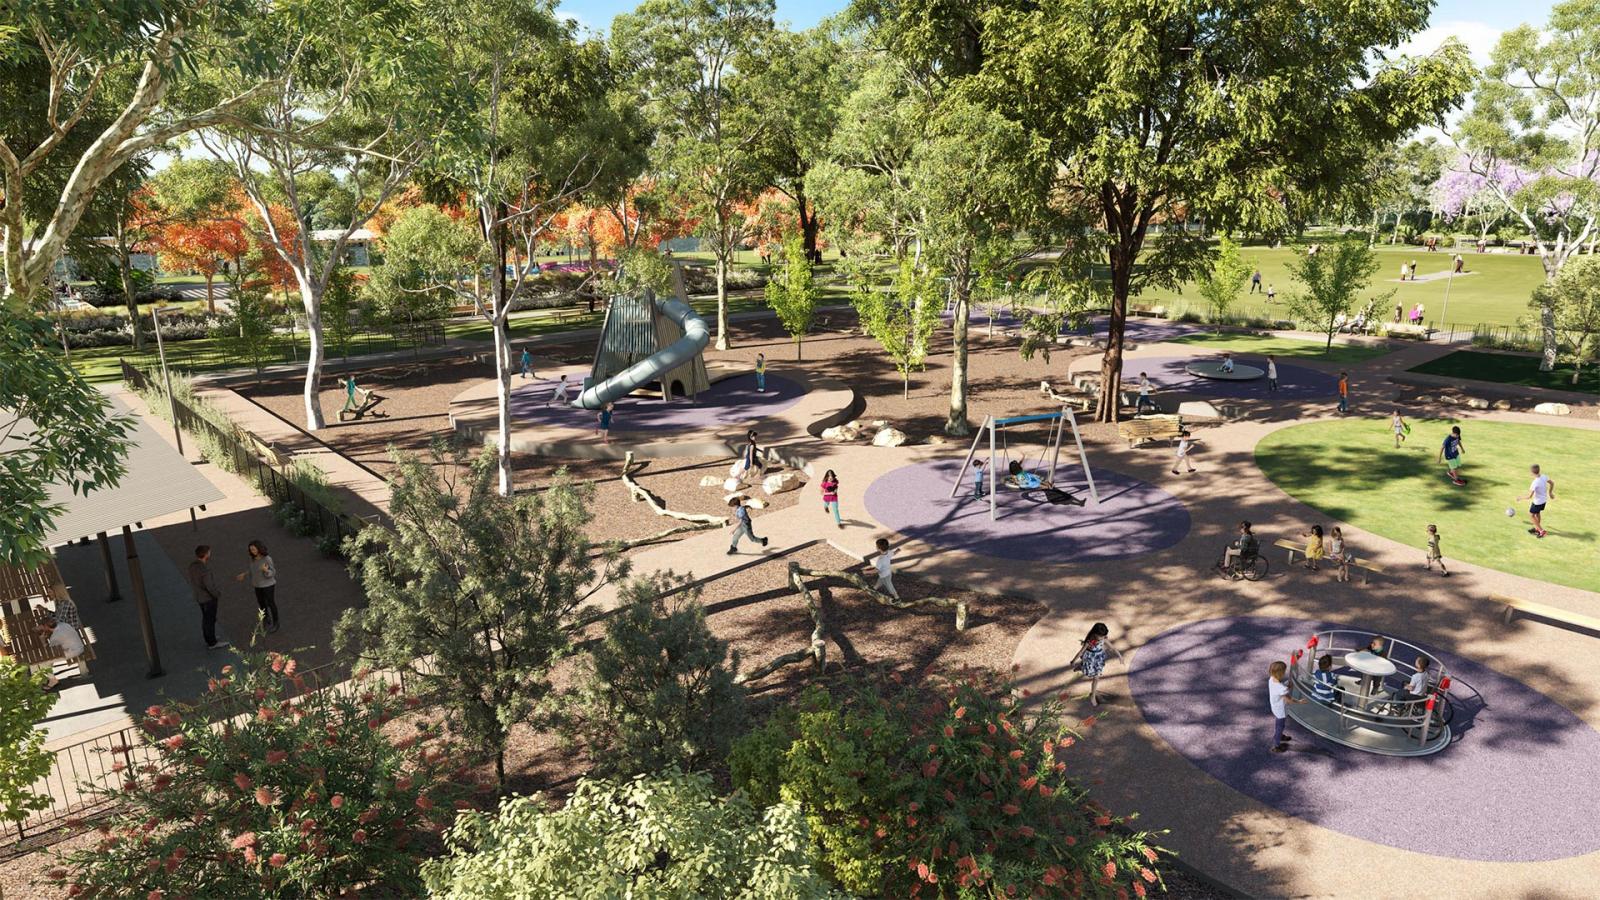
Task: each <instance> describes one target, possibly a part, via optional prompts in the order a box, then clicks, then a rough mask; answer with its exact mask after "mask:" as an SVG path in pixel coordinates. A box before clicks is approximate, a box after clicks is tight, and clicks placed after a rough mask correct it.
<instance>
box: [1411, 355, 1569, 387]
mask: <svg viewBox="0 0 1600 900" xmlns="http://www.w3.org/2000/svg"><path fill="white" fill-rule="evenodd" d="M1411 371H1413V372H1420V373H1422V374H1424V375H1444V376H1446V377H1449V378H1476V379H1477V380H1479V381H1493V382H1497V383H1499V384H1521V385H1526V386H1528V387H1538V388H1549V389H1550V390H1554V391H1580V392H1582V393H1585V394H1600V369H1596V368H1594V367H1592V366H1591V367H1590V368H1587V369H1584V370H1582V372H1581V373H1580V374H1579V377H1578V381H1577V383H1576V384H1574V383H1573V381H1572V366H1569V365H1558V366H1556V367H1555V368H1554V369H1553V370H1551V371H1549V372H1541V371H1539V357H1537V356H1517V355H1513V354H1509V353H1485V352H1483V351H1481V350H1457V351H1456V352H1454V353H1451V354H1449V355H1448V356H1441V357H1439V358H1438V359H1435V360H1430V361H1428V362H1425V363H1423V364H1422V365H1420V366H1417V367H1416V368H1414V369H1412V370H1411Z"/></svg>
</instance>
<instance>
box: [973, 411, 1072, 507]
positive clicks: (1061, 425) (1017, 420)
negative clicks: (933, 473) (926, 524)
mask: <svg viewBox="0 0 1600 900" xmlns="http://www.w3.org/2000/svg"><path fill="white" fill-rule="evenodd" d="M1032 422H1050V423H1051V426H1050V434H1049V436H1048V437H1047V438H1046V439H1045V442H1044V445H1043V446H1041V447H1040V448H1039V457H1038V459H1036V460H1035V461H1034V463H1033V465H1031V466H1030V465H1028V454H1026V453H1023V454H1022V456H1021V464H1022V472H1023V474H1024V475H1029V474H1032V475H1035V476H1036V477H1037V476H1039V475H1040V474H1042V477H1040V478H1039V482H1040V484H1039V486H1037V487H1033V486H1026V485H1024V484H1022V483H1020V482H1019V481H1018V479H1016V478H1015V477H1013V476H1012V475H1011V474H1010V471H1009V469H1010V466H1009V464H1010V462H1011V442H1010V440H1009V439H1008V438H1007V435H1006V429H1007V428H1008V427H1010V426H1012V425H1026V424H1029V423H1032ZM1068 427H1070V428H1071V429H1072V440H1073V443H1074V444H1076V445H1077V447H1078V462H1079V464H1080V465H1082V466H1083V477H1084V480H1085V481H1086V482H1088V485H1089V496H1090V497H1091V498H1092V499H1093V500H1094V502H1096V503H1099V502H1100V492H1099V490H1098V489H1097V488H1096V487H1095V484H1094V474H1093V473H1092V472H1090V471H1089V455H1088V454H1087V453H1086V452H1084V449H1083V436H1082V435H1081V434H1079V433H1078V417H1077V416H1076V415H1075V414H1074V413H1073V411H1072V410H1070V409H1066V408H1063V409H1062V410H1061V411H1060V412H1053V413H1039V414H1037V415H1031V416H1009V417H1007V418H1004V419H996V418H995V417H994V416H985V417H984V419H983V425H982V427H980V428H979V429H978V433H977V435H976V436H974V437H973V439H972V447H971V448H969V449H968V450H967V456H966V458H965V459H963V460H962V461H961V467H960V469H958V470H957V471H956V478H955V483H954V484H952V485H951V486H950V496H951V497H955V495H956V492H957V491H960V490H961V485H962V483H963V482H965V481H966V479H967V469H969V468H970V467H971V466H972V460H973V457H975V456H977V455H978V445H979V444H980V443H981V442H982V441H983V436H984V434H986V433H987V434H988V435H989V473H988V474H989V519H990V521H993V520H994V519H995V518H996V514H995V493H996V488H998V487H1007V488H1010V489H1012V490H1016V491H1021V492H1023V493H1027V492H1028V491H1036V490H1042V491H1044V492H1045V496H1046V498H1047V499H1048V500H1049V501H1050V502H1051V503H1070V504H1073V505H1076V506H1082V505H1084V503H1083V501H1082V500H1080V499H1078V498H1077V497H1074V496H1073V495H1072V494H1071V492H1068V491H1063V490H1061V489H1059V488H1056V487H1055V480H1056V468H1057V467H1058V465H1059V464H1060V460H1061V442H1062V439H1063V438H1064V437H1065V436H1066V430H1067V428H1068ZM1047 453H1048V454H1049V456H1050V467H1049V469H1045V468H1044V462H1045V455H1046V454H1047ZM1002 462H1004V463H1006V464H1007V472H1006V474H1005V475H1001V474H1000V473H999V467H1000V464H1001V463H1002Z"/></svg>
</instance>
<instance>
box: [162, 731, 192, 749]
mask: <svg viewBox="0 0 1600 900" xmlns="http://www.w3.org/2000/svg"><path fill="white" fill-rule="evenodd" d="M188 741H189V739H188V738H186V737H184V736H183V735H181V734H175V735H173V736H172V737H169V738H167V739H166V740H164V741H162V742H161V746H163V747H166V748H167V749H168V750H181V749H182V748H183V745H184V744H186V743H188Z"/></svg>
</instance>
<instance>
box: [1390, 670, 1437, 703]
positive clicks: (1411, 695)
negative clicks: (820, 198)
mask: <svg viewBox="0 0 1600 900" xmlns="http://www.w3.org/2000/svg"><path fill="white" fill-rule="evenodd" d="M1432 664H1433V661H1432V660H1430V659H1428V658H1427V657H1426V656H1419V657H1417V663H1416V665H1417V671H1416V672H1414V673H1413V674H1412V676H1411V677H1410V678H1409V679H1408V680H1407V681H1406V686H1405V687H1404V688H1402V689H1401V691H1400V693H1399V694H1398V695H1396V696H1395V699H1396V700H1400V701H1406V700H1424V699H1426V698H1427V696H1428V693H1429V689H1430V688H1431V687H1432V684H1431V680H1430V679H1429V678H1428V667H1429V666H1430V665H1432ZM1419 712H1420V710H1419Z"/></svg>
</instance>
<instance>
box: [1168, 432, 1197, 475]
mask: <svg viewBox="0 0 1600 900" xmlns="http://www.w3.org/2000/svg"><path fill="white" fill-rule="evenodd" d="M1198 443H1200V439H1199V438H1197V437H1191V436H1190V435H1189V430H1188V429H1184V430H1183V431H1180V432H1178V451H1177V456H1176V458H1174V459H1173V461H1172V474H1174V475H1176V474H1178V466H1188V467H1189V473H1188V474H1190V475H1193V474H1194V463H1192V462H1190V461H1189V451H1191V450H1193V449H1194V445H1195V444H1198Z"/></svg>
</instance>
